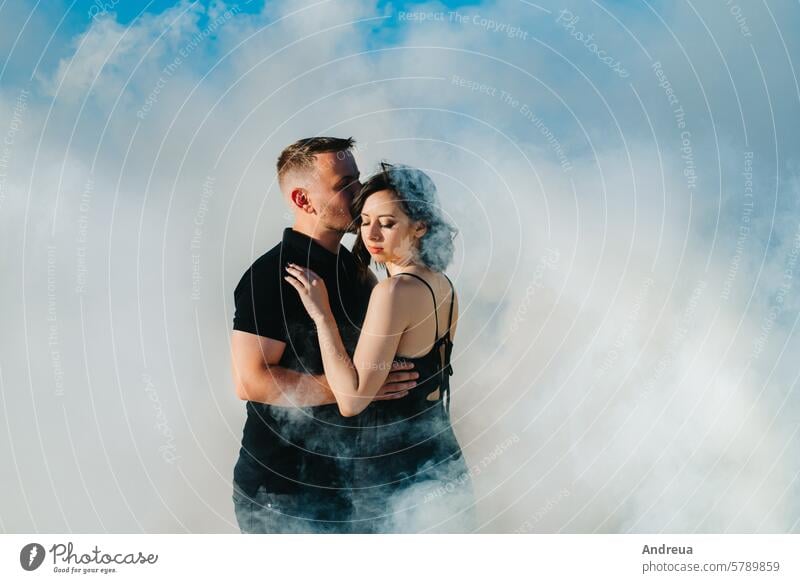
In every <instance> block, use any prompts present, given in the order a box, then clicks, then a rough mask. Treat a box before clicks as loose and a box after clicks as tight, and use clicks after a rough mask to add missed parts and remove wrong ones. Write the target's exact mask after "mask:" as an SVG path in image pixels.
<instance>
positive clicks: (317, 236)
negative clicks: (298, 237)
mask: <svg viewBox="0 0 800 583" xmlns="http://www.w3.org/2000/svg"><path fill="white" fill-rule="evenodd" d="M292 230H293V231H297V232H298V233H303V235H305V236H306V237H310V238H311V239H314V241H316V242H317V243H319V244H320V245H321V246H322V247H324V248H325V249H327V250H328V251H330V252H331V253H338V252H339V244H340V243H341V241H342V237H343V236H344V233H341V232H339V231H332V230H330V229H324V228H319V227H309V226H306V225H302V224H300V223H295V224H294V225H292Z"/></svg>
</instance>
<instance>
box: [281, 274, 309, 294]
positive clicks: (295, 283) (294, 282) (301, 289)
mask: <svg viewBox="0 0 800 583" xmlns="http://www.w3.org/2000/svg"><path fill="white" fill-rule="evenodd" d="M283 279H285V280H286V281H288V282H289V285H291V286H292V287H293V288H294V289H296V290H297V291H298V292H299V293H305V292H306V288H305V286H304V285H303V284H301V283H300V282H299V281H297V280H296V279H295V278H294V277H292V276H291V275H286V276H284V278H283Z"/></svg>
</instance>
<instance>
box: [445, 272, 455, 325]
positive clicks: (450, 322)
mask: <svg viewBox="0 0 800 583" xmlns="http://www.w3.org/2000/svg"><path fill="white" fill-rule="evenodd" d="M442 275H444V278H445V279H446V280H447V283H449V284H450V315H449V316H447V337H448V338H449V337H450V327H451V326H452V325H453V305H454V304H455V303H456V288H454V287H453V282H452V281H450V278H449V277H447V274H446V273H444V272H442Z"/></svg>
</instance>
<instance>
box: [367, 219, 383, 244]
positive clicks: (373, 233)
mask: <svg viewBox="0 0 800 583" xmlns="http://www.w3.org/2000/svg"><path fill="white" fill-rule="evenodd" d="M380 234H381V228H380V225H377V224H375V223H372V224H371V225H370V226H369V238H370V239H372V240H373V241H377V240H379V238H380Z"/></svg>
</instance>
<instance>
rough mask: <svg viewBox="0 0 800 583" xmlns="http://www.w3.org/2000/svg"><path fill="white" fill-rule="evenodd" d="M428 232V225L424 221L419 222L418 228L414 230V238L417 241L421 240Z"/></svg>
mask: <svg viewBox="0 0 800 583" xmlns="http://www.w3.org/2000/svg"><path fill="white" fill-rule="evenodd" d="M427 232H428V225H426V224H425V223H423V222H422V221H417V226H416V228H415V230H414V236H415V237H416V238H417V239H421V238H422V236H423V235H424V234H425V233H427Z"/></svg>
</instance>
